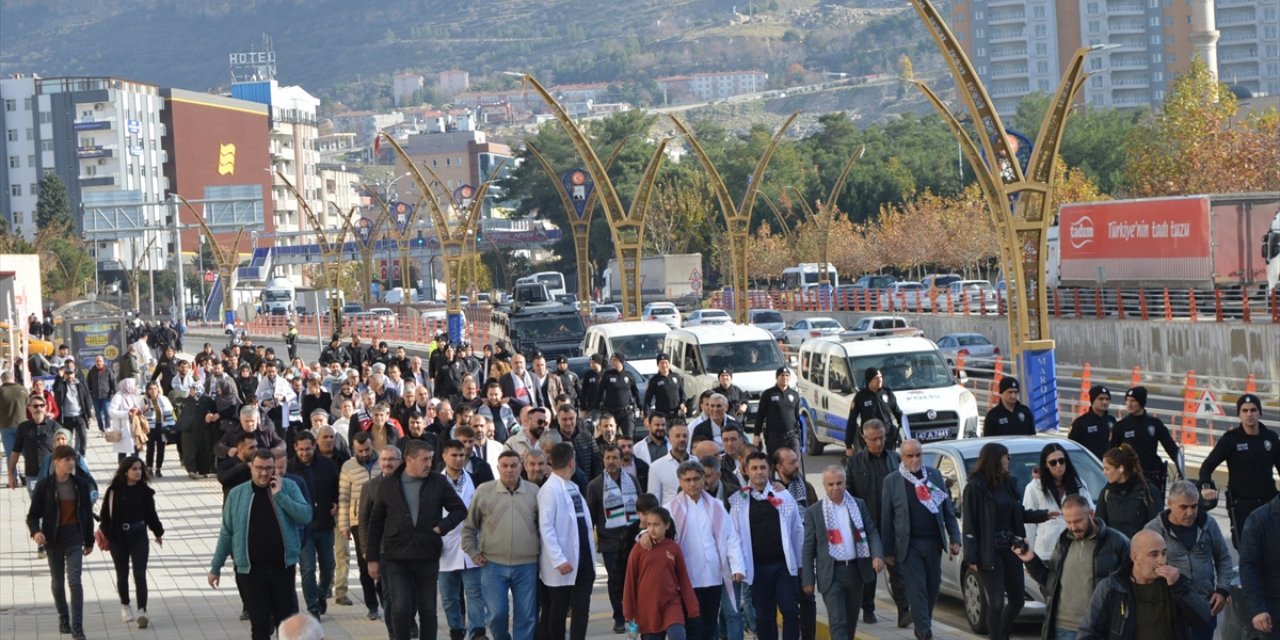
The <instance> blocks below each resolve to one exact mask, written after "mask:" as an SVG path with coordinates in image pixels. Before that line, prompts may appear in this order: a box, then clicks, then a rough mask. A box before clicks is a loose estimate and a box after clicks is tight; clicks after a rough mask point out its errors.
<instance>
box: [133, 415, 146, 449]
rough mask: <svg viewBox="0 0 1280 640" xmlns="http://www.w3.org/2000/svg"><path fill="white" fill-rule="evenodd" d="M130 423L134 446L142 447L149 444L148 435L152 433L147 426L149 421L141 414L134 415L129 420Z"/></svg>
mask: <svg viewBox="0 0 1280 640" xmlns="http://www.w3.org/2000/svg"><path fill="white" fill-rule="evenodd" d="M129 423H130V425H131V427H132V431H133V446H134V447H135V448H136V447H141V446H143V445H145V444H147V439H148V438H147V434H148V433H150V432H151V427H150V426H148V425H147V419H146V418H144V417H142V415H141V414H133V415H132V416H131V417H130V418H129Z"/></svg>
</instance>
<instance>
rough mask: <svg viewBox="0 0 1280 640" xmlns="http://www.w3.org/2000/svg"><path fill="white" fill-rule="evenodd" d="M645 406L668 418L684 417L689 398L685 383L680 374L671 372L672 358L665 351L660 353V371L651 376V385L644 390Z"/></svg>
mask: <svg viewBox="0 0 1280 640" xmlns="http://www.w3.org/2000/svg"><path fill="white" fill-rule="evenodd" d="M643 406H644V408H645V409H646V410H647V409H649V408H650V407H652V408H653V410H654V411H657V412H658V413H661V414H662V415H664V416H666V417H667V419H668V420H669V419H671V418H676V417H683V416H684V412H685V407H687V406H688V398H686V397H685V395H684V383H683V382H682V381H681V380H680V376H679V375H677V374H674V373H671V358H669V357H668V356H667V354H665V353H659V354H658V373H655V374H654V375H653V377H651V378H649V386H648V387H647V388H646V389H645V390H644V405H643Z"/></svg>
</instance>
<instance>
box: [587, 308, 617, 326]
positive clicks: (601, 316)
mask: <svg viewBox="0 0 1280 640" xmlns="http://www.w3.org/2000/svg"><path fill="white" fill-rule="evenodd" d="M621 321H622V310H620V309H618V306H617V305H613V304H594V303H593V304H592V305H591V322H594V323H596V324H600V323H602V322H621Z"/></svg>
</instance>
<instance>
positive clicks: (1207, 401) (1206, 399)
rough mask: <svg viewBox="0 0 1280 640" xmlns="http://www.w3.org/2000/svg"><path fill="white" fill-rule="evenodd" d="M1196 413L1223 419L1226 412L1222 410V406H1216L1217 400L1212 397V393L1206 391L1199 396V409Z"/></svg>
mask: <svg viewBox="0 0 1280 640" xmlns="http://www.w3.org/2000/svg"><path fill="white" fill-rule="evenodd" d="M1196 413H1200V414H1203V415H1210V416H1223V417H1225V416H1226V415H1227V412H1225V411H1223V410H1222V405H1220V404H1218V399H1217V398H1215V397H1214V396H1213V392H1212V391H1210V390H1208V389H1205V390H1204V392H1203V393H1201V394H1200V408H1199V409H1198V410H1197V411H1196Z"/></svg>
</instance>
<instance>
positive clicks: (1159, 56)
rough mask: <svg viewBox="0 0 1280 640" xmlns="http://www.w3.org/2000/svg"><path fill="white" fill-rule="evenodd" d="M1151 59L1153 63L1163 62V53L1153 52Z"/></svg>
mask: <svg viewBox="0 0 1280 640" xmlns="http://www.w3.org/2000/svg"><path fill="white" fill-rule="evenodd" d="M1151 61H1152V62H1155V63H1160V62H1164V55H1162V54H1159V53H1153V54H1151Z"/></svg>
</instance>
